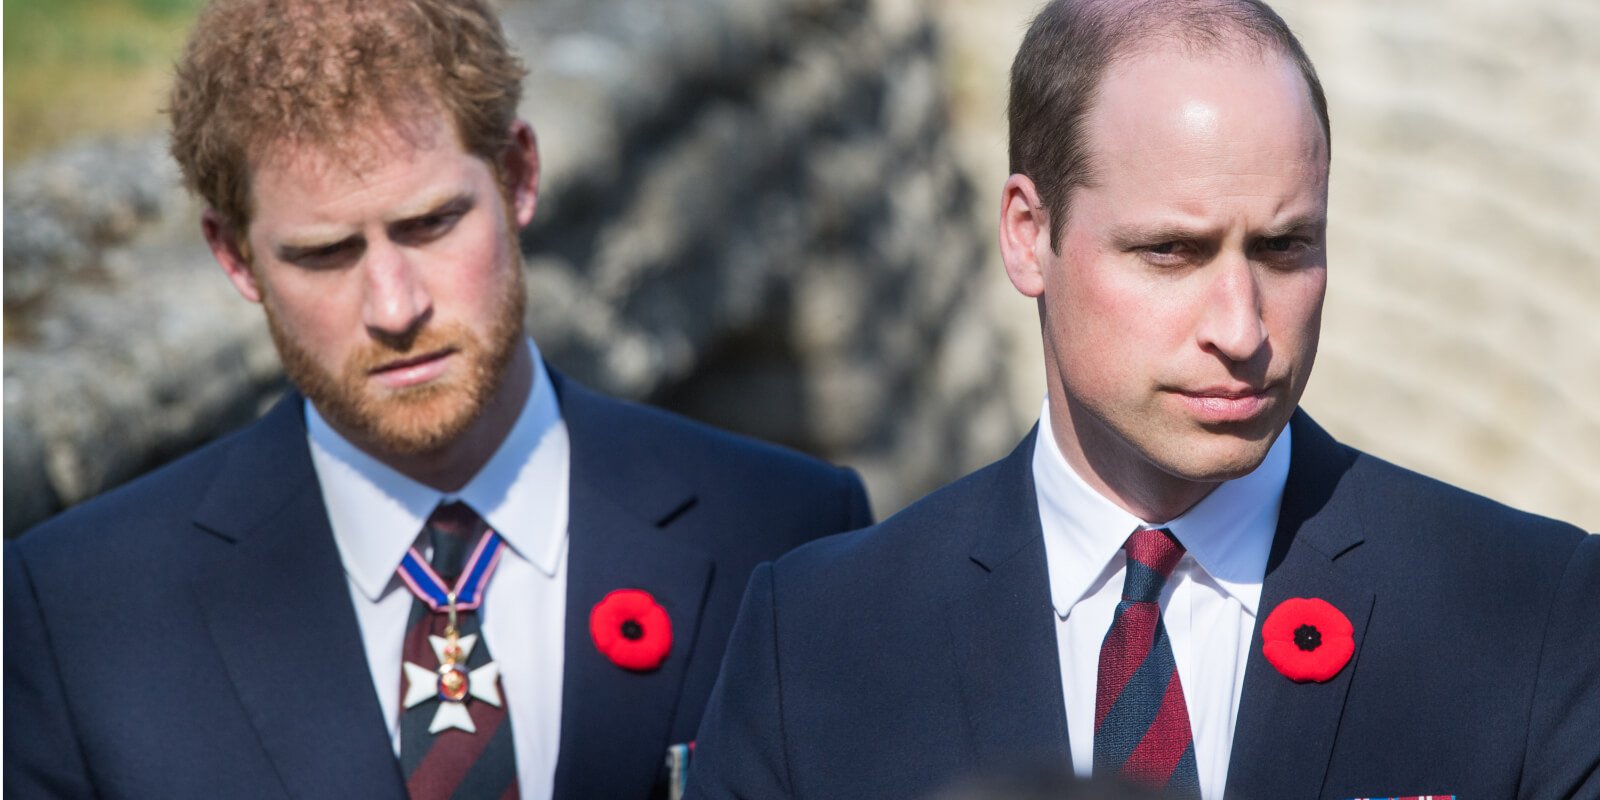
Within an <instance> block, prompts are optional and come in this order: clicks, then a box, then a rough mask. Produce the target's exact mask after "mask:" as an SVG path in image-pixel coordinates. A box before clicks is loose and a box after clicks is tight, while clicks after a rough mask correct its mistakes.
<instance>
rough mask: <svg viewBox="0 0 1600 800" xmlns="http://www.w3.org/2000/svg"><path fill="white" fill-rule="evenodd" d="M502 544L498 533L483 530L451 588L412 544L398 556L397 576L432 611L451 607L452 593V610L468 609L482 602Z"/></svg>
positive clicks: (502, 546)
mask: <svg viewBox="0 0 1600 800" xmlns="http://www.w3.org/2000/svg"><path fill="white" fill-rule="evenodd" d="M505 544H506V543H505V540H504V539H501V538H500V534H498V533H495V532H494V531H492V530H491V531H487V532H485V533H484V535H483V538H482V539H479V540H478V547H477V549H476V550H473V551H472V555H471V557H469V558H468V559H467V564H466V566H465V567H464V568H463V569H462V570H461V577H459V578H457V579H456V585H455V586H454V587H453V591H452V588H449V587H446V586H445V585H444V580H443V579H442V578H440V577H439V573H437V572H434V571H433V567H430V566H428V561H427V559H425V558H423V557H422V554H421V553H419V552H417V548H415V547H413V548H411V549H410V550H407V551H406V556H405V558H402V559H400V570H399V573H400V580H403V581H405V583H406V585H407V586H409V587H411V593H412V594H414V595H416V596H417V598H418V599H420V600H422V602H424V603H427V604H428V607H429V608H431V609H433V610H434V611H448V610H451V607H452V606H451V595H452V594H454V596H455V603H454V609H455V610H457V611H471V610H473V609H475V608H477V607H478V606H479V605H481V604H482V603H483V587H484V586H486V585H488V583H489V576H491V575H493V574H494V568H495V567H496V566H498V565H499V564H500V554H501V553H502V552H503V551H504V550H505Z"/></svg>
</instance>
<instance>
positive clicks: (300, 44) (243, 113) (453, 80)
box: [169, 0, 526, 232]
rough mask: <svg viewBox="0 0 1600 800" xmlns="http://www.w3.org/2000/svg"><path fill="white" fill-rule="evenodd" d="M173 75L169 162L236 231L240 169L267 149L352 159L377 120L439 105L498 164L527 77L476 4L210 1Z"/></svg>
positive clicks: (242, 215)
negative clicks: (310, 150) (300, 148)
mask: <svg viewBox="0 0 1600 800" xmlns="http://www.w3.org/2000/svg"><path fill="white" fill-rule="evenodd" d="M176 73H177V74H176V77H175V82H174V85H173V88H172V98H171V107H170V109H169V112H170V114H171V115H172V141H171V148H172V155H173V158H175V159H176V160H177V162H178V165H179V166H180V167H181V168H182V170H183V176H184V180H185V182H186V183H187V184H188V186H189V188H190V189H191V190H192V191H194V192H196V193H197V194H199V195H200V196H201V197H202V198H204V200H205V201H206V203H208V204H209V205H210V206H211V207H212V208H213V209H215V210H216V211H217V212H218V213H219V214H221V216H222V218H223V220H224V221H225V222H226V223H227V224H228V225H230V226H233V227H234V229H235V230H236V231H240V232H242V231H243V230H244V229H245V227H246V226H248V225H249V221H250V215H251V210H252V209H251V208H250V168H251V166H252V163H253V162H254V161H258V160H259V159H261V158H263V157H264V156H265V155H266V154H267V153H268V152H269V151H271V150H272V149H273V148H275V147H279V146H285V145H312V146H316V147H321V148H326V149H328V150H329V151H330V152H333V153H337V154H340V155H346V156H355V155H356V154H357V153H358V151H359V149H360V146H361V143H362V141H363V140H362V138H361V137H362V136H364V135H369V134H370V130H371V128H372V127H373V126H374V125H378V124H383V125H388V126H391V127H393V128H395V129H398V130H401V131H404V130H406V128H407V124H408V119H412V118H415V117H416V116H417V115H418V114H425V113H428V112H430V111H434V110H437V111H441V112H442V113H444V114H445V116H446V117H447V118H449V119H450V120H451V121H452V122H453V124H454V126H455V133H456V135H457V136H458V137H460V140H461V144H462V146H463V147H464V148H465V149H466V150H467V152H470V153H472V154H474V155H476V156H478V157H480V158H483V159H485V160H486V161H488V162H489V163H490V164H491V165H493V164H495V163H497V161H496V160H497V157H498V155H499V154H500V153H501V151H502V150H503V149H504V148H505V146H506V145H507V144H508V143H509V141H510V139H509V138H508V137H509V135H510V130H511V125H512V123H513V122H514V121H515V120H516V116H517V103H518V101H519V100H520V99H521V96H522V78H523V76H524V75H525V74H526V70H525V69H524V68H523V66H522V63H521V62H520V61H519V60H518V59H517V58H516V57H515V56H513V55H512V54H511V51H510V48H509V47H508V46H507V44H506V40H505V35H504V34H503V33H502V32H501V29H500V21H499V20H498V19H497V18H496V16H495V14H494V12H493V11H492V10H491V9H490V8H489V6H488V5H487V2H486V0H213V2H211V3H210V4H209V5H208V6H207V7H206V8H205V9H204V10H203V11H202V12H201V14H200V18H199V20H198V21H197V22H196V23H195V27H194V30H193V31H192V32H191V33H190V35H189V43H188V46H187V48H186V50H185V52H184V54H183V57H182V59H181V60H180V61H179V62H178V64H177V69H176Z"/></svg>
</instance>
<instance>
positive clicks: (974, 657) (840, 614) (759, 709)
mask: <svg viewBox="0 0 1600 800" xmlns="http://www.w3.org/2000/svg"><path fill="white" fill-rule="evenodd" d="M1292 425H1293V426H1294V448H1293V454H1292V460H1291V463H1292V465H1291V468H1290V472H1289V479H1288V483H1287V486H1286V489H1285V493H1284V498H1283V505H1282V510H1281V512H1280V518H1279V522H1278V530H1277V534H1276V536H1275V539H1274V542H1273V546H1272V551H1271V556H1270V558H1269V560H1268V565H1267V573H1266V580H1265V584H1264V585H1263V587H1262V594H1261V606H1260V607H1261V609H1262V614H1261V615H1260V619H1265V617H1266V614H1267V612H1269V611H1270V610H1271V609H1272V608H1274V607H1276V606H1277V605H1278V604H1279V603H1281V602H1283V601H1284V600H1285V599H1287V598H1290V597H1296V596H1303V597H1320V598H1322V599H1324V600H1327V601H1329V602H1331V603H1332V604H1333V605H1334V606H1336V607H1338V608H1339V609H1340V610H1341V611H1343V612H1344V613H1345V615H1347V616H1348V617H1349V618H1350V621H1351V622H1352V623H1353V624H1354V626H1355V643H1356V650H1355V655H1354V657H1353V658H1352V660H1351V661H1350V663H1349V664H1348V665H1347V666H1346V667H1345V668H1344V669H1343V671H1341V672H1340V673H1339V674H1338V675H1337V676H1335V677H1334V678H1333V679H1332V680H1329V681H1328V682H1326V683H1309V684H1296V683H1293V682H1291V681H1290V680H1288V679H1287V678H1285V677H1284V676H1282V675H1281V674H1279V673H1278V672H1277V671H1275V670H1274V668H1273V667H1272V666H1271V665H1270V664H1269V663H1267V661H1266V659H1265V657H1264V656H1263V655H1262V654H1261V629H1260V619H1258V623H1257V627H1256V632H1255V639H1254V641H1253V642H1252V645H1251V655H1250V659H1249V661H1248V664H1247V666H1246V671H1245V678H1244V694H1243V698H1242V702H1241V705H1240V708H1239V716H1238V724H1237V729H1236V733H1235V735H1234V740H1233V746H1232V753H1231V761H1230V764H1229V770H1228V796H1229V797H1237V798H1246V799H1248V800H1295V799H1297V798H1351V797H1377V796H1384V797H1388V796H1392V795H1396V794H1399V795H1415V794H1427V793H1454V794H1456V795H1458V796H1460V797H1463V798H1470V800H1490V798H1493V799H1494V800H1508V799H1509V798H1550V799H1551V800H1554V799H1555V798H1573V797H1578V798H1595V797H1600V537H1586V536H1585V535H1584V534H1583V532H1582V531H1580V530H1577V529H1576V528H1572V527H1570V526H1567V525H1564V524H1561V523H1557V522H1553V521H1551V520H1547V519H1542V518H1539V517H1534V516H1530V515H1527V514H1523V513H1521V512H1517V511H1513V510H1511V509H1508V508H1506V507H1504V506H1501V505H1498V504H1496V503H1494V502H1492V501H1489V500H1487V499H1484V498H1482V497H1478V496H1475V495H1472V494H1468V493H1466V492H1463V491H1461V490H1459V489H1454V488H1451V487H1449V486H1446V485H1444V484H1441V483H1438V482H1436V481H1433V480H1431V479H1428V478H1425V477H1422V476H1420V475H1417V474H1414V473H1411V472H1407V471H1406V470H1403V469H1400V468H1398V467H1395V466H1393V465H1391V464H1387V463H1384V462H1383V461H1380V460H1378V459H1375V458H1372V457H1370V456H1367V455H1365V454H1363V453H1360V452H1357V451H1354V450H1351V449H1349V448H1347V447H1344V446H1343V445H1340V444H1338V443H1337V442H1335V441H1334V440H1333V439H1332V438H1330V437H1329V436H1328V435H1327V434H1326V433H1325V432H1323V431H1322V430H1321V429H1320V428H1318V427H1317V426H1316V425H1315V424H1314V423H1313V422H1312V421H1311V420H1310V419H1309V418H1307V417H1306V416H1305V415H1304V414H1303V413H1302V414H1297V415H1296V417H1295V418H1294V420H1293V422H1292ZM1032 454H1033V436H1032V435H1030V436H1029V437H1028V438H1027V439H1025V440H1024V441H1023V443H1022V444H1021V446H1019V447H1018V448H1017V449H1016V451H1015V452H1013V453H1012V454H1011V455H1010V456H1009V457H1008V458H1006V459H1005V460H1003V461H1000V462H998V463H996V464H994V465H991V466H990V467H987V468H985V469H983V470H981V471H979V472H977V473H974V474H972V475H970V476H968V477H966V478H964V479H962V480H960V481H958V482H957V483H955V484H952V485H950V486H948V487H946V488H944V489H942V490H940V491H939V492H936V493H935V494H933V495H931V496H929V497H927V498H925V499H923V500H922V501H920V502H918V503H917V504H915V505H913V506H911V507H910V508H908V509H907V510H905V511H904V512H902V513H900V514H897V515H896V516H894V517H893V518H891V519H889V520H887V521H885V522H883V523H881V524H879V525H878V526H876V527H874V528H871V529H868V530H865V531H860V532H856V533H852V534H846V535H843V536H836V537H830V538H829V539H826V540H823V541H820V542H816V543H813V544H810V545H807V546H806V547H803V548H800V549H799V550H796V551H795V552H793V553H791V554H789V555H788V556H785V557H784V558H782V559H779V560H778V561H777V562H776V563H774V564H771V565H763V566H761V567H760V568H758V569H757V570H756V572H755V574H754V575H753V576H752V579H751V582H750V589H749V591H748V593H747V594H746V597H745V600H744V605H743V607H742V608H741V610H740V613H739V621H738V622H737V623H736V624H735V626H734V633H733V637H732V639H731V640H730V642H729V647H728V654H727V657H726V660H725V662H724V664H723V668H722V675H721V677H720V679H719V682H718V685H717V688H716V690H715V691H714V692H713V693H712V698H711V702H710V704H709V706H708V707H707V711H706V720H705V722H704V723H703V724H702V726H701V729H700V736H699V750H698V751H697V753H696V761H695V767H694V769H693V770H692V771H691V773H690V788H689V796H690V797H695V798H725V797H743V798H763V799H764V798H780V797H796V798H840V797H850V798H879V797H895V798H900V797H913V798H914V797H925V796H927V795H928V793H929V792H930V790H932V789H934V788H935V787H938V786H940V785H941V784H944V783H946V782H948V781H949V780H950V779H952V778H954V777H957V776H963V775H967V774H969V773H982V772H985V771H1005V770H1007V769H1010V768H1012V767H1013V766H1015V765H1017V764H1020V763H1023V762H1029V761H1047V762H1054V763H1056V764H1068V763H1070V759H1071V755H1070V750H1069V748H1068V744H1067V723H1066V715H1065V710H1064V702H1063V700H1062V690H1061V673H1060V666H1059V659H1058V656H1057V651H1056V638H1055V614H1054V610H1053V609H1052V607H1051V604H1050V586H1049V580H1048V577H1047V573H1046V566H1045V551H1044V540H1043V534H1042V532H1041V529H1040V525H1039V514H1038V506H1037V503H1036V500H1035V495H1034V485H1033V470H1032Z"/></svg>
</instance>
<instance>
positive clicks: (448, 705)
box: [400, 531, 503, 733]
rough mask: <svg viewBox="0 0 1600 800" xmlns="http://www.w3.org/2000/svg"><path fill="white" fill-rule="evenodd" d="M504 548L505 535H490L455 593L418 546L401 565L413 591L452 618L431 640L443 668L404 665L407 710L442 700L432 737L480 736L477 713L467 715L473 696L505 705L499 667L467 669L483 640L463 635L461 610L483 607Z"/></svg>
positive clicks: (403, 701) (471, 561) (430, 642)
mask: <svg viewBox="0 0 1600 800" xmlns="http://www.w3.org/2000/svg"><path fill="white" fill-rule="evenodd" d="M502 544H503V543H502V542H501V541H500V537H499V536H498V535H497V534H495V533H494V532H492V531H491V532H490V533H489V535H488V536H486V537H485V538H484V540H483V542H482V543H480V545H479V547H478V551H477V552H476V553H474V554H473V557H472V558H471V559H470V560H469V561H468V565H467V568H466V569H465V570H464V571H463V573H462V575H461V579H460V581H459V582H458V583H457V584H456V587H455V589H456V590H455V591H446V590H445V588H444V582H443V581H441V580H440V579H439V577H438V575H436V574H435V573H434V572H433V570H432V569H431V568H429V567H428V565H427V562H426V561H423V560H422V557H421V555H420V554H419V553H417V552H416V550H415V549H414V548H413V549H412V550H411V551H410V552H409V553H407V554H406V557H405V559H404V560H402V561H401V563H400V577H401V578H402V579H403V580H404V581H405V583H406V584H407V585H408V586H409V587H410V588H411V590H412V593H413V594H415V595H416V596H417V597H418V598H419V599H421V600H422V601H423V602H425V603H427V604H428V606H429V607H430V608H432V609H433V610H434V611H436V612H437V611H444V612H446V613H448V614H449V615H450V620H449V622H448V624H446V626H445V629H444V635H443V636H429V637H428V644H429V645H430V646H432V648H433V654H434V656H436V657H437V658H438V659H439V666H438V668H437V669H429V668H428V667H424V666H422V665H421V664H416V663H413V662H410V661H406V662H404V663H403V664H402V666H403V667H404V668H405V678H406V691H405V697H404V699H403V700H402V702H401V704H402V705H403V706H405V707H406V708H414V707H416V706H419V705H421V704H423V703H426V702H428V701H429V700H434V699H437V700H438V701H439V708H438V710H437V711H435V712H434V714H433V721H432V722H431V723H429V725H428V733H438V732H440V731H444V730H448V729H450V728H457V729H459V730H463V731H466V732H467V733H476V732H477V727H476V726H475V725H473V723H472V715H471V714H469V713H467V702H468V698H472V699H474V700H481V701H483V702H485V703H488V704H489V705H492V706H495V707H499V705H500V703H501V700H500V687H499V682H500V667H499V665H497V664H495V663H494V662H492V661H491V662H489V663H487V664H484V665H483V666H481V667H478V668H477V669H475V670H472V671H471V672H468V671H467V657H468V656H471V655H472V648H473V647H474V646H475V645H477V643H478V636H477V635H476V634H468V635H466V636H461V635H460V634H459V632H458V629H457V627H456V612H457V610H458V609H460V610H471V609H475V608H478V606H479V605H480V604H481V603H482V591H481V588H482V586H483V584H485V583H487V582H488V578H489V574H490V573H492V572H493V571H494V567H495V564H496V563H497V562H498V561H499V555H500V548H501V545H502Z"/></svg>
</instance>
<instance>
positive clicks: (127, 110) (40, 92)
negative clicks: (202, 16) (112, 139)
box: [5, 0, 203, 161]
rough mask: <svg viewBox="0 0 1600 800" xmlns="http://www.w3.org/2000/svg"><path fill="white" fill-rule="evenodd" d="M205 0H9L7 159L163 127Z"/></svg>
mask: <svg viewBox="0 0 1600 800" xmlns="http://www.w3.org/2000/svg"><path fill="white" fill-rule="evenodd" d="M202 2H203V0H5V157H6V160H8V161H10V160H14V159H20V158H25V157H26V156H27V155H28V154H30V153H34V152H37V151H39V150H44V149H49V148H52V147H55V146H58V145H60V144H62V143H64V142H66V141H68V140H70V139H71V138H73V137H77V136H84V135H96V134H105V133H115V132H124V131H134V130H141V129H148V128H152V127H156V126H158V125H160V124H161V119H160V109H161V108H162V107H163V106H165V105H166V93H167V88H168V86H169V82H170V80H171V74H172V62H173V61H174V60H175V59H176V58H177V56H178V53H179V52H180V51H181V50H182V48H183V41H184V36H185V34H186V33H187V32H188V29H189V26H190V25H191V24H192V23H193V21H194V17H195V14H196V13H197V12H198V11H199V9H200V6H201V4H202Z"/></svg>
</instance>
